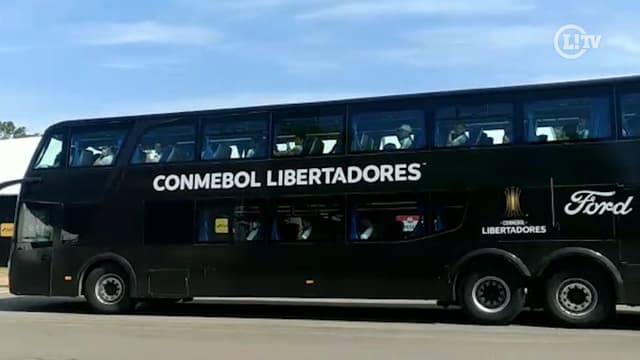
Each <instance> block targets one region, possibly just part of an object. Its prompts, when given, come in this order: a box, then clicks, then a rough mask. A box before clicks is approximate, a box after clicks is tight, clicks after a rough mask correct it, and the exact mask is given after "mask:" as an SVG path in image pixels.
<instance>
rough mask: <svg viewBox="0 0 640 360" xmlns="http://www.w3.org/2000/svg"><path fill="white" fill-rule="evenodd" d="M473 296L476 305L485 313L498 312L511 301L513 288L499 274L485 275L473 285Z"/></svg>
mask: <svg viewBox="0 0 640 360" xmlns="http://www.w3.org/2000/svg"><path fill="white" fill-rule="evenodd" d="M471 297H472V300H473V303H474V304H475V306H476V307H477V308H478V309H480V310H481V311H483V312H485V313H490V314H494V313H498V312H500V311H502V310H504V309H505V308H506V307H507V306H508V305H509V302H510V301H511V290H510V289H509V286H508V285H507V283H506V282H505V281H504V280H502V279H501V278H499V277H497V276H485V277H483V278H481V279H479V280H478V281H476V283H475V284H474V285H473V289H472V290H471Z"/></svg>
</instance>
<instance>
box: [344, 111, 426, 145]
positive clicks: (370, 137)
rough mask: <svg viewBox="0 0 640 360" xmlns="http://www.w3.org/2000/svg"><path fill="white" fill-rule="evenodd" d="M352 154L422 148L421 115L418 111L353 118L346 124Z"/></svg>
mask: <svg viewBox="0 0 640 360" xmlns="http://www.w3.org/2000/svg"><path fill="white" fill-rule="evenodd" d="M349 130H350V136H351V151H352V152H373V151H396V150H405V149H421V148H424V147H425V144H426V142H425V121H424V114H423V112H422V111H419V110H404V111H385V112H370V113H360V114H354V115H353V116H352V117H351V121H350V123H349Z"/></svg>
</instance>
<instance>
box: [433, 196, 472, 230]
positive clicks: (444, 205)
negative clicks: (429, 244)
mask: <svg viewBox="0 0 640 360" xmlns="http://www.w3.org/2000/svg"><path fill="white" fill-rule="evenodd" d="M466 206H467V194H466V193H453V192H439V193H432V194H431V195H430V201H429V208H430V212H431V214H432V215H431V224H430V229H431V231H433V232H434V233H438V232H442V231H448V230H453V229H455V228H457V227H458V226H460V225H462V221H463V220H464V214H465V210H466Z"/></svg>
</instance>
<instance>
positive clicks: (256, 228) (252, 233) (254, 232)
mask: <svg viewBox="0 0 640 360" xmlns="http://www.w3.org/2000/svg"><path fill="white" fill-rule="evenodd" d="M260 228H261V225H260V222H258V221H250V222H249V234H247V237H246V238H245V241H254V240H260Z"/></svg>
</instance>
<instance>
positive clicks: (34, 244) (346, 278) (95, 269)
mask: <svg viewBox="0 0 640 360" xmlns="http://www.w3.org/2000/svg"><path fill="white" fill-rule="evenodd" d="M639 136H640V77H624V78H614V79H601V80H592V81H582V82H571V83H559V84H545V85H533V86H518V87H504V88H493V89H481V90H469V91H449V92H436V93H427V94H415V95H401V96H389V97H378V98H364V99H355V100H345V101H331V102H319V103H306V104H295V105H279V106H263V107H252V108H240V109H227V110H215V111H196V112H185V113H172V114H159V115H148V116H132V117H119V118H107V119H94V120H81V121H68V122H61V123H58V124H55V125H53V126H51V127H50V128H49V129H48V130H47V131H46V133H45V134H44V136H43V140H42V143H41V144H40V146H39V148H38V149H37V151H36V154H35V156H34V158H33V160H32V163H31V164H30V167H29V170H28V171H27V174H26V175H25V178H24V179H21V180H19V181H17V182H20V183H22V190H21V193H20V197H19V206H18V211H17V214H16V232H15V236H14V241H13V248H12V253H11V263H10V288H11V292H12V293H13V294H17V295H51V296H85V297H86V299H87V300H88V303H89V304H90V305H91V307H92V308H93V309H95V310H96V311H99V312H104V313H118V312H123V311H128V310H131V309H132V307H133V305H134V304H135V303H136V302H138V301H143V300H144V301H151V300H153V299H159V300H164V301H166V300H181V299H182V300H186V299H192V298H195V297H255V298H261V297H281V298H294V299H295V298H332V299H335V298H343V299H344V298H347V299H407V300H416V299H435V300H439V301H440V303H443V304H457V305H460V306H461V307H462V308H463V309H464V311H465V312H466V314H468V316H469V317H470V318H471V319H473V320H475V321H477V322H481V323H490V324H505V323H509V322H511V321H512V320H513V319H514V318H515V317H516V316H517V315H518V314H519V313H520V312H521V310H522V309H523V308H524V307H525V306H531V307H544V308H545V309H546V311H547V312H548V313H549V314H551V315H552V316H553V317H554V318H555V319H556V320H558V321H560V322H562V323H564V324H569V325H574V326H594V325H597V324H600V323H602V322H603V321H605V320H607V319H608V318H610V317H611V316H612V315H613V314H614V313H615V305H616V304H638V303H640V284H639V283H638V282H639V281H640V231H639V226H638V224H640V205H638V203H637V201H638V200H637V197H638V196H639V194H638V192H639V191H640V189H639V188H638V187H639V185H640V163H639V160H638V154H640V138H639Z"/></svg>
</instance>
